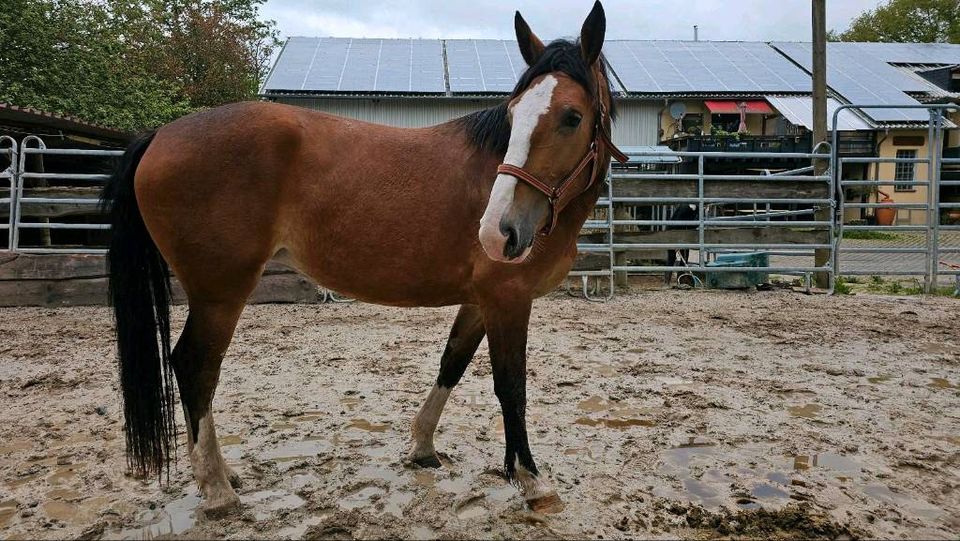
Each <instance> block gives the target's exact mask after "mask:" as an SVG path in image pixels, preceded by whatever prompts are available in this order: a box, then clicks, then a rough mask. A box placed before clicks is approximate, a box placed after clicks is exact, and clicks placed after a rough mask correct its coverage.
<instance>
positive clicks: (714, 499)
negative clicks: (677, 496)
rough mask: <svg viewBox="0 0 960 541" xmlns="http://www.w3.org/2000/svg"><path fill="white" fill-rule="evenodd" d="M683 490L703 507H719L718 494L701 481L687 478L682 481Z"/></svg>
mask: <svg viewBox="0 0 960 541" xmlns="http://www.w3.org/2000/svg"><path fill="white" fill-rule="evenodd" d="M683 488H684V490H686V491H687V493H688V494H690V495H691V496H693V499H694V500H699V501H700V502H702V503H703V504H704V505H719V503H720V501H719V497H720V493H718V492H717V490H716V489H715V488H713V487H712V486H710V485H709V484H707V483H704V482H703V481H698V480H696V479H693V478H691V477H687V478H686V479H684V480H683Z"/></svg>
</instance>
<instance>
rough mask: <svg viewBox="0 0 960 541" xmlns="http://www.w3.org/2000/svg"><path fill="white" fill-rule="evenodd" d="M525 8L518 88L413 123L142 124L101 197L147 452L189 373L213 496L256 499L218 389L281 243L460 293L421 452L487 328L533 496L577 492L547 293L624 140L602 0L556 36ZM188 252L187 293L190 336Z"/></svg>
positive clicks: (127, 395)
mask: <svg viewBox="0 0 960 541" xmlns="http://www.w3.org/2000/svg"><path fill="white" fill-rule="evenodd" d="M514 24H515V28H516V34H517V41H518V43H519V47H520V52H521V53H522V55H523V58H524V60H525V61H526V63H527V64H528V68H527V70H526V71H525V72H524V73H523V75H522V76H521V77H520V78H519V81H518V83H517V85H516V88H515V89H514V91H513V92H512V94H511V95H510V96H509V98H508V99H507V100H505V101H504V102H503V103H501V104H499V105H497V106H495V107H492V108H489V109H486V110H482V111H479V112H477V113H474V114H470V115H467V116H465V117H463V118H460V119H456V120H453V121H451V122H448V123H445V124H440V125H437V126H433V127H428V128H418V129H402V128H394V127H388V126H380V125H375V124H369V123H365V122H360V121H357V120H350V119H346V118H340V117H336V116H332V115H328V114H324V113H321V112H316V111H311V110H308V109H305V108H300V107H294V106H287V105H280V104H272V103H266V102H249V103H239V104H233V105H227V106H223V107H219V108H216V109H212V110H206V111H202V112H197V113H194V114H191V115H188V116H186V117H183V118H181V119H179V120H176V121H174V122H172V123H170V124H167V125H165V126H163V127H161V128H159V129H158V130H156V131H155V132H154V133H151V134H148V135H146V136H144V137H142V138H140V139H138V140H137V141H135V142H134V143H132V144H131V146H130V147H129V148H128V149H127V151H126V152H125V154H124V155H123V157H122V158H121V163H120V164H119V165H120V167H119V169H118V172H117V173H115V175H114V176H113V177H112V178H111V179H110V180H109V181H108V184H107V186H106V188H105V189H104V194H103V204H104V206H105V210H107V211H108V212H109V213H110V217H111V220H110V221H111V224H112V228H113V234H112V238H111V243H110V247H109V254H108V257H109V275H110V287H109V294H110V299H111V302H112V304H113V306H114V315H115V320H116V329H117V342H118V348H117V349H118V356H119V372H120V383H121V388H122V397H123V411H124V419H125V426H124V431H125V436H126V453H127V461H128V464H129V466H130V467H131V469H132V470H133V471H134V472H136V473H138V474H140V475H143V476H149V475H157V476H160V475H161V474H162V472H163V471H164V470H165V469H166V471H168V472H169V469H168V468H169V459H170V458H171V455H173V454H174V453H175V452H176V448H175V446H176V443H175V441H176V427H175V421H174V409H173V408H174V403H175V399H174V395H173V392H174V380H175V381H176V387H177V388H179V392H180V401H181V405H182V408H183V413H184V417H185V420H186V423H187V430H186V436H187V451H188V453H189V456H190V462H191V465H192V469H193V474H194V477H195V478H196V481H197V483H198V485H199V487H200V491H201V494H202V495H203V497H204V501H203V504H202V507H201V509H202V510H204V511H206V512H207V513H218V512H224V511H227V510H230V509H232V508H234V507H236V506H238V505H239V498H238V497H237V494H236V492H235V491H234V487H233V486H232V485H231V482H236V481H238V478H236V476H235V475H234V474H233V472H231V471H230V469H229V468H228V467H227V465H226V464H225V462H224V459H223V456H222V454H221V452H220V448H219V446H218V443H217V438H216V431H215V429H214V421H213V414H212V412H211V403H212V400H213V395H214V391H215V390H216V387H217V381H218V379H219V374H220V366H221V362H222V360H223V357H224V353H225V351H226V350H227V346H228V345H229V343H230V340H231V338H232V335H233V333H234V329H235V327H236V325H237V321H238V319H239V317H240V313H241V311H242V310H243V307H244V304H245V303H246V299H247V297H248V296H249V295H250V293H251V292H252V291H253V289H254V287H255V286H256V284H257V282H258V280H259V277H260V276H261V274H262V271H263V269H264V266H265V265H266V263H267V261H268V260H270V259H271V258H277V259H279V260H281V261H283V262H286V263H287V264H289V265H290V266H292V267H293V268H295V269H297V270H298V271H300V272H302V273H303V274H305V275H306V276H309V277H310V278H312V279H313V280H315V281H316V282H317V283H318V284H321V285H322V286H324V287H327V288H330V289H332V290H335V291H337V292H340V293H343V294H346V295H349V296H352V297H354V298H356V299H359V300H361V301H365V302H370V303H378V304H384V305H391V306H446V305H460V309H459V312H458V313H457V316H456V319H455V321H454V322H453V328H452V329H451V331H450V337H449V340H448V341H447V345H446V348H445V350H444V352H443V355H442V357H441V359H440V372H439V375H438V376H437V379H436V383H435V385H434V386H433V388H432V389H431V390H430V393H429V395H428V396H427V398H426V401H425V402H424V404H423V406H422V408H421V409H420V411H419V413H418V414H417V415H416V417H415V419H414V420H413V426H412V433H413V438H412V439H413V444H412V449H411V450H410V453H409V455H408V459H409V460H410V461H412V462H414V463H417V464H419V465H421V466H432V467H436V466H439V465H440V462H439V460H438V458H437V454H436V451H435V450H434V444H433V435H434V430H435V429H436V426H437V422H438V420H439V418H440V413H441V411H442V410H443V407H444V404H445V403H446V401H447V398H448V397H449V396H450V392H451V390H452V389H453V387H454V386H455V385H456V384H457V383H458V382H459V381H460V378H461V377H462V376H463V374H464V371H465V369H466V367H467V365H468V364H469V363H470V361H471V359H472V358H473V355H474V353H475V351H476V350H477V348H478V346H479V344H480V342H481V340H482V339H483V337H484V335H486V337H487V339H488V342H489V347H490V359H491V364H492V367H493V380H494V391H495V394H496V396H497V398H498V400H499V402H500V406H501V409H502V414H503V425H504V431H505V437H506V453H505V457H504V468H505V472H506V475H507V476H508V477H509V479H510V480H511V481H512V482H513V483H514V484H515V485H516V486H517V487H518V488H519V490H520V491H521V493H522V494H523V496H524V497H525V499H526V500H527V502H528V504H529V505H530V506H531V507H532V508H534V509H551V508H556V507H557V506H558V505H559V504H560V500H559V496H558V495H557V492H556V491H555V490H554V489H553V488H552V487H551V485H550V483H549V481H548V480H547V479H546V478H545V477H544V476H542V475H541V474H540V470H539V469H538V468H537V466H536V464H535V462H534V459H533V455H532V454H531V452H530V446H529V443H528V440H527V429H526V423H525V410H526V343H527V326H528V323H529V319H530V309H531V303H532V301H533V299H534V298H537V297H539V296H542V295H544V294H546V293H548V292H550V291H552V290H553V289H555V288H556V287H557V285H558V284H559V283H560V282H561V281H562V280H563V279H564V277H565V276H566V275H567V272H568V271H569V270H570V268H571V266H572V264H573V261H574V257H575V256H576V253H577V247H576V241H577V235H578V232H579V231H580V228H581V226H582V224H583V223H584V220H585V219H586V218H587V216H588V215H589V214H590V213H591V211H592V210H593V208H594V206H595V204H596V201H597V198H598V197H599V194H600V191H601V188H602V185H603V179H604V177H605V174H606V171H607V167H608V165H609V162H610V158H611V155H613V156H615V157H618V159H622V160H625V159H626V158H625V157H624V156H622V154H620V153H619V151H618V150H616V148H615V147H614V146H613V144H612V143H611V142H610V136H609V134H610V127H611V122H612V117H613V113H614V104H613V101H612V93H611V91H610V83H609V78H608V75H607V67H606V62H605V61H604V59H603V58H602V55H601V48H602V46H603V39H604V34H605V29H606V17H605V15H604V11H603V7H602V6H601V5H600V3H599V2H597V3H595V4H594V6H593V9H592V11H591V12H590V14H589V15H588V17H587V18H586V20H585V22H584V23H583V26H582V30H581V33H580V37H579V39H578V40H577V41H576V42H570V41H566V40H558V41H554V42H552V43H550V44H549V45H548V46H545V45H544V44H543V42H542V41H541V40H540V39H539V38H538V37H537V36H536V35H535V34H534V33H533V32H532V31H531V30H530V27H529V26H528V25H527V23H526V22H525V21H524V19H523V17H522V16H521V15H520V13H519V12H517V13H516V15H515V18H514ZM170 270H172V271H173V273H174V275H175V276H176V277H177V278H178V280H179V281H180V283H181V284H182V286H183V289H184V291H185V293H186V296H187V301H188V304H189V313H188V316H187V320H186V324H185V326H184V328H183V331H182V333H181V335H180V337H179V339H178V340H177V343H176V346H175V347H174V348H173V349H172V351H171V349H170V323H169V313H168V310H169V308H168V306H169V288H170V284H169V275H170V274H169V271H170Z"/></svg>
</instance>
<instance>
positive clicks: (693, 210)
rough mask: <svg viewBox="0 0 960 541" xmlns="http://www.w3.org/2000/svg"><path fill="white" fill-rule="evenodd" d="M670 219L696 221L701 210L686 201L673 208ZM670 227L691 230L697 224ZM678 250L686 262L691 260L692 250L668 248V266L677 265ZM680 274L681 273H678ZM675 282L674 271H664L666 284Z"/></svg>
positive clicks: (670, 227)
mask: <svg viewBox="0 0 960 541" xmlns="http://www.w3.org/2000/svg"><path fill="white" fill-rule="evenodd" d="M667 219H668V220H670V221H676V222H695V221H697V220H699V219H700V212H699V211H698V210H697V206H696V205H688V204H686V203H684V204H682V205H677V206H676V207H674V208H673V211H672V212H671V213H670V217H669V218H667ZM666 228H667V229H668V230H669V229H681V230H689V229H696V228H697V226H695V225H668V226H667V227H666ZM677 252H680V257H682V258H683V261H684V262H685V263H689V262H690V250H688V249H686V248H684V249H682V250H667V266H668V267H672V266H674V265H676V263H677V261H678V259H677ZM678 274H679V273H678ZM671 282H673V271H666V272H664V273H663V283H664V285H670V283H671Z"/></svg>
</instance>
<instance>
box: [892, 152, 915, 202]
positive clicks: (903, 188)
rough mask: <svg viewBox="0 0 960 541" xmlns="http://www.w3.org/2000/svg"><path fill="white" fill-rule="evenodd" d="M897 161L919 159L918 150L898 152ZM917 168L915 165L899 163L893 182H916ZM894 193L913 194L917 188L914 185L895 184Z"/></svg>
mask: <svg viewBox="0 0 960 541" xmlns="http://www.w3.org/2000/svg"><path fill="white" fill-rule="evenodd" d="M897 159H909V160H915V159H917V151H916V150H898V151H897ZM916 168H917V164H915V163H897V164H896V171H895V173H894V177H893V180H894V182H913V180H914V171H915V170H916ZM893 189H894V191H897V192H913V191H916V189H917V188H916V186H913V185H912V184H896V183H895V184H894V185H893Z"/></svg>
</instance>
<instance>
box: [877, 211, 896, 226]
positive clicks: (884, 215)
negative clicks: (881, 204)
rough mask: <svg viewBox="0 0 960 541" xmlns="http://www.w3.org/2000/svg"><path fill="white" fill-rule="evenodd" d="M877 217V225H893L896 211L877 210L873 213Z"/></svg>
mask: <svg viewBox="0 0 960 541" xmlns="http://www.w3.org/2000/svg"><path fill="white" fill-rule="evenodd" d="M874 214H875V215H876V217H877V225H893V221H894V220H895V219H896V218H897V209H891V208H878V209H877V210H876V212H875V213H874Z"/></svg>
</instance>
